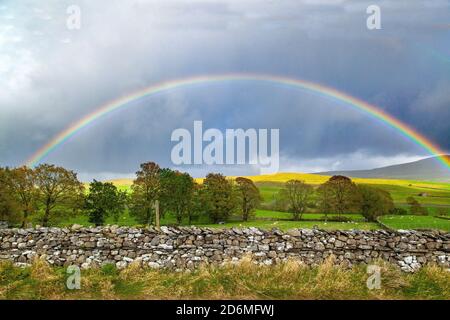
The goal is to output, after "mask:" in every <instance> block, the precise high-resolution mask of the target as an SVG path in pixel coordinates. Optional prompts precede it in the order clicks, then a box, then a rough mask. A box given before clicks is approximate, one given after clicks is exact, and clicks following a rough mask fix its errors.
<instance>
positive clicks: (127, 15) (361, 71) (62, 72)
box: [0, 0, 450, 179]
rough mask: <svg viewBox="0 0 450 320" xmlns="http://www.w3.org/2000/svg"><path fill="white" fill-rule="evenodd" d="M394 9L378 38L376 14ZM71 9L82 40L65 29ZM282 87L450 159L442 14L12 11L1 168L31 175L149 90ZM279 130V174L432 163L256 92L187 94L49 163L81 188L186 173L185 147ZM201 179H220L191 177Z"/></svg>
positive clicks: (434, 4) (309, 107) (166, 97)
mask: <svg viewBox="0 0 450 320" xmlns="http://www.w3.org/2000/svg"><path fill="white" fill-rule="evenodd" d="M370 4H377V5H379V6H380V8H381V25H382V29H381V30H368V29H367V27H366V19H367V16H368V15H367V14H366V8H367V7H368V6H369V5H370ZM69 5H77V6H79V8H80V9H81V29H79V30H69V29H68V28H67V27H66V20H67V18H68V14H67V13H66V10H67V7H68V6H69ZM229 72H253V73H269V74H275V75H281V76H289V77H294V78H301V79H305V80H309V81H314V82H318V83H321V84H324V85H327V86H329V87H334V88H336V89H338V90H342V91H344V92H347V93H349V94H351V95H353V96H356V97H358V98H360V99H362V100H365V101H368V102H370V103H373V104H375V105H378V106H379V107H380V108H382V109H383V110H385V111H387V112H388V113H390V114H392V115H393V116H395V117H397V118H399V119H400V120H402V121H403V122H405V123H407V124H408V125H410V126H411V127H413V128H415V129H417V130H418V131H419V132H421V133H422V134H423V135H425V136H426V137H428V138H429V139H430V140H432V141H434V142H435V143H436V144H437V145H439V146H440V147H441V148H442V149H444V150H450V139H449V137H450V122H449V119H450V4H449V1H444V0H436V1H433V0H428V1H416V0H404V1H401V0H388V1H387V0H385V1H374V0H371V1H364V0H355V1H345V0H320V1H316V0H258V1H256V0H226V1H225V0H223V1H222V0H214V1H213V0H201V1H200V0H153V1H152V0H147V1H144V0H139V1H126V2H125V1H119V0H104V1H79V0H70V1H61V0H58V1H56V0H55V1H45V4H44V3H43V1H26V0H21V1H17V0H14V1H8V0H6V1H5V0H2V1H0V110H1V116H0V165H2V166H5V165H9V166H17V165H21V164H23V163H24V161H25V160H26V159H27V158H29V157H30V156H31V155H32V154H33V153H34V152H35V151H36V150H37V149H39V148H40V147H41V146H42V145H44V144H45V143H46V142H47V141H48V140H50V139H51V138H52V137H53V136H54V135H55V134H57V133H58V132H59V131H61V130H63V129H64V128H66V127H67V126H68V125H69V124H70V123H73V122H74V121H76V120H77V119H79V118H81V117H83V116H84V115H86V114H89V113H90V112H92V111H94V110H95V109H96V108H98V107H99V106H100V105H102V104H104V103H106V102H108V101H110V100H114V99H117V98H118V97H120V96H123V95H126V94H129V93H131V92H133V91H135V90H138V89H140V88H144V87H147V86H149V85H151V84H154V83H158V82H160V81H162V80H170V79H176V78H182V77H189V76H195V75H200V74H202V75H205V74H211V75H213V74H221V73H229ZM194 120H202V121H203V123H204V126H205V127H206V128H210V127H214V128H218V129H221V130H224V129H226V128H244V129H245V128H279V129H280V166H281V167H280V170H281V171H305V172H314V171H322V170H337V169H363V168H364V169H365V168H373V167H378V166H383V165H390V164H396V163H401V162H405V161H412V160H416V159H419V158H421V157H425V156H427V155H428V154H427V153H426V152H424V151H423V150H422V149H421V148H419V147H418V146H417V145H415V144H414V143H413V142H411V141H409V140H407V139H405V138H404V137H403V136H402V135H400V134H399V133H398V132H396V131H395V130H393V129H391V128H389V127H386V126H385V125H383V124H381V123H377V122H375V121H373V120H372V119H371V118H370V117H368V116H367V115H366V114H363V113H360V112H357V111H354V110H352V109H351V108H348V107H347V106H345V104H342V103H338V102H336V101H333V100H330V99H325V98H323V97H319V96H317V95H312V94H311V93H310V92H307V91H301V90H296V89H292V88H287V87H283V86H277V85H270V84H262V83H257V82H245V83H244V82H236V83H226V84H214V85H211V84H210V85H204V86H195V87H191V88H182V89H176V90H172V91H169V92H166V93H164V94H160V95H158V96H153V97H149V98H147V99H143V100H141V101H138V102H135V103H133V104H132V105H131V106H130V107H129V108H125V109H122V110H121V111H119V112H116V113H114V114H111V115H109V116H107V117H105V118H102V119H101V120H99V121H97V122H96V123H95V124H93V125H91V126H89V127H88V128H86V129H85V130H83V131H82V132H80V133H79V134H77V135H75V136H74V137H72V138H71V139H70V140H69V141H67V142H66V143H65V144H64V145H62V146H60V147H59V148H58V149H56V150H55V151H54V152H53V153H51V154H50V155H49V156H48V157H47V158H45V159H44V161H45V162H49V163H55V164H58V165H63V166H65V167H68V168H71V169H74V170H76V171H78V172H79V173H80V176H81V178H82V179H90V178H93V177H95V178H100V179H103V178H111V177H122V176H128V175H130V174H132V173H133V172H135V171H136V169H137V167H138V165H139V163H141V162H144V161H148V160H153V161H157V162H159V163H160V164H161V165H162V166H172V163H171V161H170V150H171V148H172V147H173V145H174V143H173V142H171V141H170V135H171V132H172V131H173V130H174V129H176V128H187V129H189V130H192V126H193V121H194ZM179 169H182V170H188V171H190V172H191V173H193V174H194V175H197V176H201V175H203V174H205V173H206V172H208V171H212V170H216V171H222V172H224V173H229V174H251V173H254V168H250V167H247V166H237V167H236V166H234V167H214V168H211V167H204V166H203V167H202V166H197V167H182V168H179Z"/></svg>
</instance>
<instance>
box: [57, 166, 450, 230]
mask: <svg viewBox="0 0 450 320" xmlns="http://www.w3.org/2000/svg"><path fill="white" fill-rule="evenodd" d="M248 178H250V179H253V180H254V181H255V183H256V185H257V186H258V188H259V190H260V192H261V196H262V198H263V206H264V205H266V206H267V205H269V204H270V203H273V201H274V200H275V197H276V195H277V193H278V192H279V191H280V189H281V188H282V187H283V185H284V182H285V181H287V180H289V179H301V180H304V181H305V182H306V183H311V184H312V185H313V186H315V187H317V186H318V185H319V184H320V183H323V182H324V181H326V180H327V179H328V178H329V177H326V176H318V175H310V174H301V173H280V174H276V175H268V176H256V177H248ZM197 180H199V182H201V181H200V180H201V179H197ZM354 181H355V182H356V183H358V184H367V185H370V186H373V187H376V188H380V189H383V190H386V191H388V192H389V193H390V194H391V196H392V198H393V200H394V203H395V205H396V206H398V207H404V208H405V209H407V204H406V198H408V197H410V196H412V197H414V198H416V199H417V200H418V201H419V202H420V203H421V204H422V205H423V206H424V207H426V208H427V209H428V212H429V215H428V216H412V215H404V216H385V217H382V218H381V219H380V222H382V223H383V224H384V225H385V226H387V227H389V228H392V229H439V230H444V231H450V220H446V219H442V218H439V217H436V215H437V210H440V209H439V208H445V209H448V215H450V183H440V182H427V181H413V180H396V179H354ZM113 182H114V183H115V184H116V185H117V186H118V187H119V188H120V189H121V190H130V186H131V180H129V179H121V180H115V181H113ZM332 215H333V214H329V215H328V218H330V216H332ZM344 216H345V217H346V218H348V219H349V220H350V221H349V222H330V221H328V222H325V221H323V220H324V219H323V217H324V214H323V213H305V214H304V215H303V217H302V221H292V220H291V219H292V215H291V214H290V213H287V212H278V211H272V210H257V211H256V214H255V217H253V218H252V219H251V220H250V221H248V222H243V221H240V220H239V218H238V217H232V218H231V219H230V221H228V222H227V223H225V224H219V225H217V224H210V223H209V222H208V221H207V219H206V218H203V220H202V221H196V222H195V223H194V224H195V225H198V226H205V227H214V228H220V227H258V228H263V229H271V228H275V227H276V228H280V229H282V230H287V229H291V228H312V227H318V228H321V229H364V230H367V229H380V228H382V227H383V226H382V225H380V224H377V223H368V222H365V221H364V218H363V217H362V216H361V215H358V214H345V215H344ZM76 219H77V220H78V221H72V220H70V221H64V224H67V225H69V224H70V223H79V224H83V225H87V224H88V223H87V218H85V217H78V218H76ZM83 219H84V220H83ZM321 220H322V221H321ZM107 223H113V221H110V219H109V220H108V221H107ZM161 223H162V224H163V225H174V224H175V223H176V221H175V219H174V218H173V217H170V216H166V217H165V218H163V219H162V221H161ZM185 223H186V222H184V223H183V224H185ZM118 224H120V225H136V223H135V221H134V219H133V218H132V217H130V216H129V215H128V214H125V215H124V216H123V217H122V218H121V221H119V222H118Z"/></svg>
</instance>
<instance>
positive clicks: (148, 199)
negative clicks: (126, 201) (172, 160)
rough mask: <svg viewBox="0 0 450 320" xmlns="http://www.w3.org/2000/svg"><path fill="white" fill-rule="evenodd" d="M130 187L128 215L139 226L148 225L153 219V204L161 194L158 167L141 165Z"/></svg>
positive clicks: (150, 164)
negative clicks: (133, 218)
mask: <svg viewBox="0 0 450 320" xmlns="http://www.w3.org/2000/svg"><path fill="white" fill-rule="evenodd" d="M140 167H141V169H140V170H139V171H137V172H136V179H135V180H134V181H133V184H132V186H131V190H132V193H131V197H130V214H131V215H132V216H134V217H135V219H136V221H138V223H140V224H144V225H150V224H152V223H153V222H154V219H155V202H156V200H159V197H160V194H161V181H160V170H161V169H160V167H159V165H158V164H156V163H154V162H147V163H143V164H141V166H140Z"/></svg>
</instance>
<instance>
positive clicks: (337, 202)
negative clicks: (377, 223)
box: [319, 176, 360, 217]
mask: <svg viewBox="0 0 450 320" xmlns="http://www.w3.org/2000/svg"><path fill="white" fill-rule="evenodd" d="M359 201H360V199H359V193H358V189H357V187H356V185H355V184H354V183H353V182H352V180H351V179H350V178H348V177H345V176H333V177H331V178H330V179H329V180H328V181H327V182H325V183H324V184H322V185H321V186H320V187H319V202H320V203H321V207H327V209H328V210H330V211H332V212H334V213H337V214H338V216H339V217H340V216H341V215H342V214H343V213H345V212H348V211H355V210H357V209H358V203H359Z"/></svg>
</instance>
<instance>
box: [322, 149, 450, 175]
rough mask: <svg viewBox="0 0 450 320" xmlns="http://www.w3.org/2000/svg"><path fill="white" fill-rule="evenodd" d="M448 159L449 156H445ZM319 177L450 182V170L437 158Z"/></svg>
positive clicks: (331, 172)
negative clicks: (343, 176)
mask: <svg viewBox="0 0 450 320" xmlns="http://www.w3.org/2000/svg"><path fill="white" fill-rule="evenodd" d="M445 157H446V158H447V159H449V158H450V156H449V155H447V156H445ZM316 174H317V175H321V176H323V175H326V176H332V175H345V176H349V177H353V178H369V179H405V180H425V181H441V182H450V170H449V169H448V168H446V167H444V165H442V164H441V163H440V162H439V161H438V160H437V159H436V157H431V158H427V159H422V160H419V161H414V162H409V163H403V164H398V165H393V166H387V167H382V168H376V169H371V170H343V171H327V172H318V173H316Z"/></svg>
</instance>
